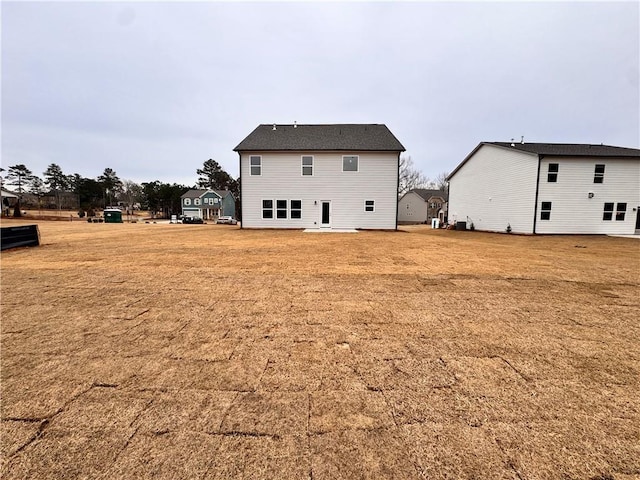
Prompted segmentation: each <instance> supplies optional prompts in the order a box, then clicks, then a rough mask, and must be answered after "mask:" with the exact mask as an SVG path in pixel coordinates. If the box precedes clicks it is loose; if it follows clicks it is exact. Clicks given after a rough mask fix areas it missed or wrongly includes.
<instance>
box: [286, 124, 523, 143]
mask: <svg viewBox="0 0 640 480" xmlns="http://www.w3.org/2000/svg"><path fill="white" fill-rule="evenodd" d="M274 129H275V125H274ZM514 140H515V139H513V138H512V139H511V146H512V147H515V146H516V144H515V143H513V141H514Z"/></svg>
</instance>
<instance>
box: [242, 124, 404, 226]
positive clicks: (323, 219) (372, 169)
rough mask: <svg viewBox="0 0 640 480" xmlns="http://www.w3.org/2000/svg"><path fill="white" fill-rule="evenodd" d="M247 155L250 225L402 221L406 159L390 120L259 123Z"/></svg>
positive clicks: (246, 218) (245, 213) (245, 209)
mask: <svg viewBox="0 0 640 480" xmlns="http://www.w3.org/2000/svg"><path fill="white" fill-rule="evenodd" d="M234 150H235V151H237V152H238V154H239V156H240V182H241V183H240V192H241V204H242V228H318V229H320V228H322V229H388V230H393V229H396V228H397V201H398V200H397V199H398V196H397V191H398V162H399V159H400V152H403V151H404V150H405V149H404V147H403V146H402V144H401V143H400V142H399V141H398V139H397V138H396V137H395V136H394V135H393V134H392V133H391V131H389V129H388V128H387V127H386V125H380V124H367V125H362V124H334V125H296V124H294V125H265V124H263V125H259V126H258V127H257V128H256V129H255V130H254V131H253V132H251V133H250V134H249V135H248V136H247V137H246V138H245V139H244V140H243V141H242V142H240V144H239V145H238V146H237V147H236V148H235V149H234Z"/></svg>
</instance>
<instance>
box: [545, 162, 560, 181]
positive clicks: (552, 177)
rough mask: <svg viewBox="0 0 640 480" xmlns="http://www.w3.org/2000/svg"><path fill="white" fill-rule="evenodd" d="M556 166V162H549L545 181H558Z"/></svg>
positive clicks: (557, 165)
mask: <svg viewBox="0 0 640 480" xmlns="http://www.w3.org/2000/svg"><path fill="white" fill-rule="evenodd" d="M558 167H559V164H557V163H550V164H549V171H548V172H547V182H549V183H556V182H557V181H558Z"/></svg>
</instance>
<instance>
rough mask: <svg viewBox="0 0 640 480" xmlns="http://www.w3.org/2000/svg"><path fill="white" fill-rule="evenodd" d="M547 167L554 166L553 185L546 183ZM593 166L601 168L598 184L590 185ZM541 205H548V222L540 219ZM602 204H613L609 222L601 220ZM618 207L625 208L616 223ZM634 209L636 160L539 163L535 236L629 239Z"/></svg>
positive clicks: (639, 201) (639, 184)
mask: <svg viewBox="0 0 640 480" xmlns="http://www.w3.org/2000/svg"><path fill="white" fill-rule="evenodd" d="M550 163H555V164H557V165H558V174H557V179H556V182H549V181H548V172H549V164H550ZM596 164H600V165H605V171H604V177H603V181H602V183H594V176H595V166H596ZM590 194H591V195H590ZM542 202H551V212H550V215H549V219H548V220H542V219H541V206H542ZM605 203H613V204H614V205H613V208H614V211H613V215H612V219H611V220H604V219H603V214H604V205H605ZM621 203H625V204H626V212H625V214H624V219H618V220H617V219H616V209H617V207H618V205H619V204H621ZM638 206H640V160H638V159H612V158H553V157H546V158H543V159H542V160H541V161H540V189H539V195H538V212H537V220H536V233H577V234H627V235H632V234H633V233H634V231H635V225H636V216H637V215H638V211H637V208H638ZM634 208H635V209H636V211H633V209H634Z"/></svg>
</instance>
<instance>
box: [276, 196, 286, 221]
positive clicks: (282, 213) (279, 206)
mask: <svg viewBox="0 0 640 480" xmlns="http://www.w3.org/2000/svg"><path fill="white" fill-rule="evenodd" d="M276 218H287V201H286V200H276Z"/></svg>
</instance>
